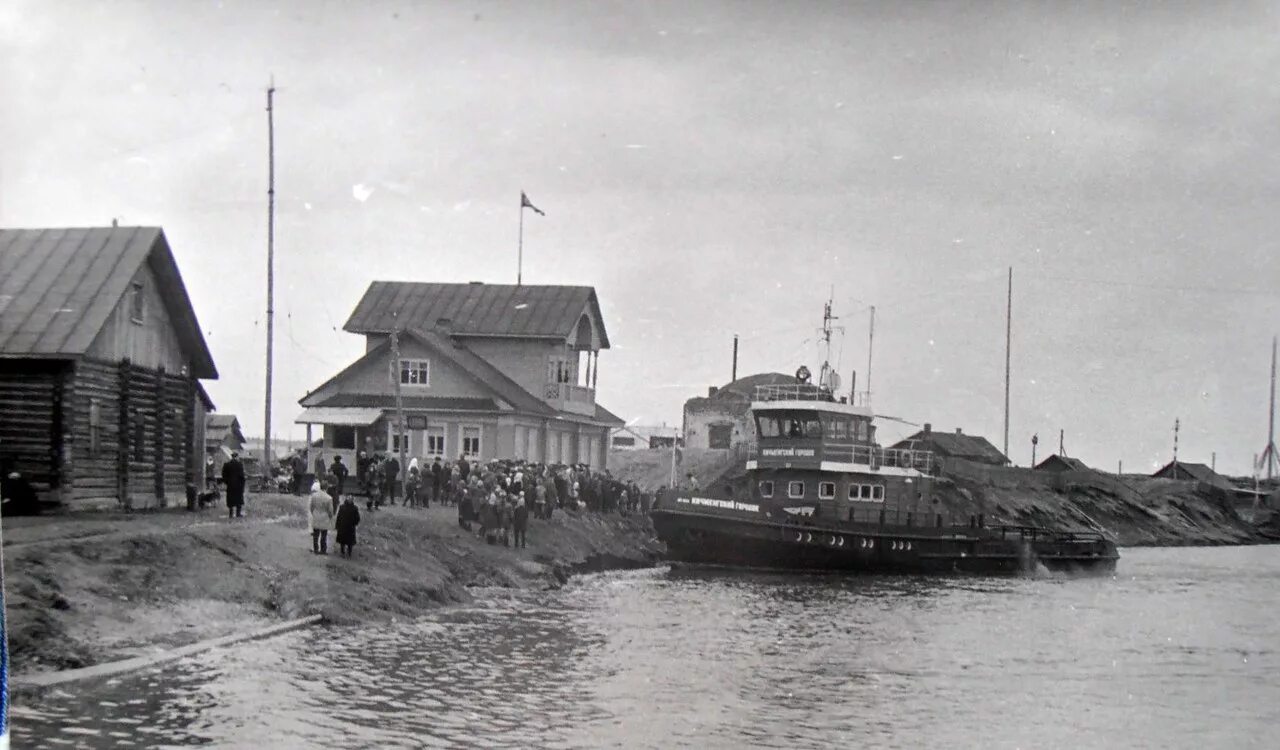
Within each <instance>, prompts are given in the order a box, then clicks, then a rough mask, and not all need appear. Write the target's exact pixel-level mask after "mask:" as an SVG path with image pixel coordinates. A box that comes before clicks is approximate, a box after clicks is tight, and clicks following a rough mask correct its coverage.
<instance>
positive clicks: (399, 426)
mask: <svg viewBox="0 0 1280 750" xmlns="http://www.w3.org/2000/svg"><path fill="white" fill-rule="evenodd" d="M393 317H396V318H398V317H399V316H398V315H396V316H393ZM400 368H401V364H400V321H399V320H396V321H395V322H394V323H393V324H392V326H391V382H392V383H393V387H394V388H395V391H396V434H397V435H398V437H397V438H396V453H398V454H399V458H398V459H397V460H398V461H399V463H400V471H399V472H398V473H397V475H396V487H397V488H399V490H400V493H399V494H400V497H401V498H402V501H403V498H404V476H405V473H406V472H408V466H407V465H406V464H405V462H404V454H405V443H406V442H407V440H406V438H407V437H408V435H406V434H405V429H404V401H403V399H401V397H400V378H401V377H402V376H401V374H400ZM392 499H393V500H394V499H395V498H392Z"/></svg>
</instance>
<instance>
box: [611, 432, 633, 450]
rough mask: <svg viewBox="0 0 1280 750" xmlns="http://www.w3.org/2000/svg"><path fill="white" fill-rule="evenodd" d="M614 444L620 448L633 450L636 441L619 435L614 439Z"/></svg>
mask: <svg viewBox="0 0 1280 750" xmlns="http://www.w3.org/2000/svg"><path fill="white" fill-rule="evenodd" d="M613 444H614V445H616V446H618V447H620V448H621V447H626V448H631V447H632V446H634V445H635V444H636V439H635V438H633V437H625V436H623V435H619V436H617V437H615V438H614V439H613Z"/></svg>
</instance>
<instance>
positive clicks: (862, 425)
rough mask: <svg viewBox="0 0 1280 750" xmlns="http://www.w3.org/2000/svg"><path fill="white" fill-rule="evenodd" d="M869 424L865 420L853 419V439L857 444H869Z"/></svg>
mask: <svg viewBox="0 0 1280 750" xmlns="http://www.w3.org/2000/svg"><path fill="white" fill-rule="evenodd" d="M870 426H871V425H870V422H868V421H867V420H865V419H855V420H854V422H853V432H854V435H853V437H854V439H856V440H857V441H858V442H859V443H869V442H871V430H870Z"/></svg>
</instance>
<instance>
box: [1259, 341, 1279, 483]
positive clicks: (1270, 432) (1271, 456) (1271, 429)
mask: <svg viewBox="0 0 1280 750" xmlns="http://www.w3.org/2000/svg"><path fill="white" fill-rule="evenodd" d="M1277 462H1280V456H1276V337H1275V336H1272V337H1271V408H1270V410H1268V411H1267V447H1266V448H1264V449H1263V450H1262V455H1261V456H1260V457H1259V458H1258V468H1262V466H1263V465H1264V464H1265V465H1266V467H1267V482H1268V483H1270V482H1271V479H1272V478H1273V477H1274V476H1275V469H1276V464H1277Z"/></svg>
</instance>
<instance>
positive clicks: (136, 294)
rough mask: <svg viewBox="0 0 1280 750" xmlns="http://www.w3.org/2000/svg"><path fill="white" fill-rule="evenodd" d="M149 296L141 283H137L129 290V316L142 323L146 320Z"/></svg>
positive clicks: (135, 321)
mask: <svg viewBox="0 0 1280 750" xmlns="http://www.w3.org/2000/svg"><path fill="white" fill-rule="evenodd" d="M146 315H147V297H146V294H145V293H144V291H143V288H142V284H141V283H135V284H134V285H133V288H132V289H131V290H130V292H129V318H130V319H131V320H133V322H134V323H138V324H139V325H141V324H142V323H143V322H145V321H146V319H147V318H146Z"/></svg>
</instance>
